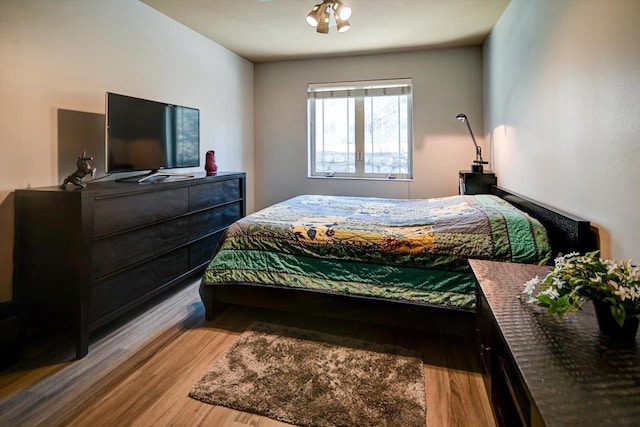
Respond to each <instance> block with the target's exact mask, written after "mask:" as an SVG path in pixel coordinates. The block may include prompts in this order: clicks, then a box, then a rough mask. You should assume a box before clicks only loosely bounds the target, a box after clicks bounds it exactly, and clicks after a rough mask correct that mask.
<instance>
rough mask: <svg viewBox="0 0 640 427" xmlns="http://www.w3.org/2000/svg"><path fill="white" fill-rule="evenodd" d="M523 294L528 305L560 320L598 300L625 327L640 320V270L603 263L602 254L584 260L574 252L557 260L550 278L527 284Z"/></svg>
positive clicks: (625, 264) (630, 263)
mask: <svg viewBox="0 0 640 427" xmlns="http://www.w3.org/2000/svg"><path fill="white" fill-rule="evenodd" d="M538 287H540V289H539V291H538V292H537V293H536V288H538ZM522 293H523V294H525V295H527V296H528V302H530V303H538V304H539V305H541V306H543V307H548V310H547V314H554V313H555V314H557V315H558V316H560V317H562V316H563V315H564V314H565V313H567V312H574V311H578V310H580V309H581V307H582V306H583V305H584V303H585V302H586V301H588V300H599V301H602V302H604V303H606V304H608V305H609V308H610V310H611V314H612V315H613V317H614V319H615V321H616V323H617V324H618V325H619V326H622V325H623V324H624V322H625V319H627V318H628V317H636V318H638V319H640V266H638V265H635V266H634V265H633V261H632V260H629V261H615V260H605V259H602V258H600V257H599V251H594V252H588V253H586V254H585V255H582V256H581V255H580V254H578V253H576V252H573V253H570V254H567V255H564V256H560V257H558V258H556V259H555V267H554V268H553V269H552V270H551V271H550V272H549V274H548V275H547V276H546V277H545V278H544V279H542V280H541V279H540V278H539V277H537V276H536V277H535V278H533V279H531V280H530V281H528V282H527V283H525V286H524V291H523V292H522ZM534 294H535V295H534Z"/></svg>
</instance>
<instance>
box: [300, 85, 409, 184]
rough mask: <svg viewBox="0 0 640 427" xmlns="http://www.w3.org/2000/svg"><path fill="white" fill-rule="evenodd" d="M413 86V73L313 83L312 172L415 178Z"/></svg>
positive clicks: (310, 107)
mask: <svg viewBox="0 0 640 427" xmlns="http://www.w3.org/2000/svg"><path fill="white" fill-rule="evenodd" d="M411 88H412V85H411V79H401V80H380V81H359V82H348V83H328V84H309V86H308V90H307V99H308V114H309V116H308V138H309V176H310V177H349V178H380V179H411V178H412V176H413V172H412V147H413V136H412V123H411V117H412V98H411Z"/></svg>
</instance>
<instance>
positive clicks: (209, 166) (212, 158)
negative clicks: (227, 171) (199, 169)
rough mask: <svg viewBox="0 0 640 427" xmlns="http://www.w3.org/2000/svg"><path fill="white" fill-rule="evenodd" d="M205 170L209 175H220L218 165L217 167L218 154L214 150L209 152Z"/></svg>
mask: <svg viewBox="0 0 640 427" xmlns="http://www.w3.org/2000/svg"><path fill="white" fill-rule="evenodd" d="M204 170H206V171H207V175H208V176H211V175H216V174H217V173H218V165H216V152H215V151H213V150H209V151H207V158H206V161H205V163H204Z"/></svg>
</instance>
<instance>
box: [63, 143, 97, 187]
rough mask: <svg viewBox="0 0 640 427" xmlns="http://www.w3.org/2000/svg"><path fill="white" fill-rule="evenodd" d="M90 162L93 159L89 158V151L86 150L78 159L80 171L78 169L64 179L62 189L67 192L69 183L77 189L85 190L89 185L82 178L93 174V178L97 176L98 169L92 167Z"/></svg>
mask: <svg viewBox="0 0 640 427" xmlns="http://www.w3.org/2000/svg"><path fill="white" fill-rule="evenodd" d="M89 160H93V157H87V150H84V151H83V152H82V155H81V156H80V157H78V161H77V162H76V166H78V169H76V171H75V172H74V173H72V174H71V175H69V176H68V177H66V178H65V179H64V182H63V183H62V184H61V185H60V188H62V189H63V190H66V189H67V184H68V183H71V184H73V185H75V186H77V187H82V188H85V187H86V186H87V184H86V183H85V182H84V181H82V178H84V177H85V176H87V175H89V174H91V177H92V178H93V177H94V176H96V168H92V167H91V165H90V164H89Z"/></svg>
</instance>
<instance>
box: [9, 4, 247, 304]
mask: <svg viewBox="0 0 640 427" xmlns="http://www.w3.org/2000/svg"><path fill="white" fill-rule="evenodd" d="M106 91H114V92H118V93H124V94H128V95H132V96H138V97H142V98H147V99H155V100H160V101H166V102H172V103H177V104H181V105H187V106H190V107H195V108H199V109H200V120H201V159H202V160H201V164H202V167H204V153H205V152H206V151H207V150H210V149H215V150H216V160H217V163H218V165H219V170H221V171H246V172H247V173H248V193H249V200H248V202H249V203H248V209H249V210H250V211H251V210H252V209H253V203H252V194H253V188H252V172H253V64H251V63H250V62H248V61H246V60H244V59H242V58H240V57H239V56H237V55H235V54H233V53H231V52H229V51H227V50H226V49H224V48H222V47H221V46H219V45H217V44H216V43H213V42H212V41H210V40H208V39H206V38H204V37H202V36H201V35H199V34H197V33H195V32H194V31H192V30H189V29H187V28H186V27H184V26H182V25H181V24H178V23H177V22H176V21H173V20H171V19H169V18H168V17H166V16H165V15H162V14H161V13H159V12H157V11H155V10H154V9H152V8H150V7H149V6H147V5H145V4H143V3H141V2H138V1H135V0H120V1H101V0H85V1H68V0H56V1H30V0H21V1H0V94H1V95H0V301H4V300H8V299H10V298H11V275H12V269H13V258H12V250H13V237H14V224H13V221H14V214H13V209H14V198H13V194H12V191H13V190H14V189H16V188H25V187H28V186H31V187H37V186H47V185H55V184H58V182H57V179H58V178H57V177H58V171H57V152H58V147H57V144H58V141H57V128H56V127H57V121H56V120H57V110H58V109H68V110H77V111H86V112H92V113H101V114H104V93H105V92H106ZM78 154H79V153H78ZM69 172H71V171H69Z"/></svg>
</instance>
